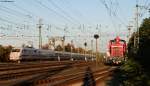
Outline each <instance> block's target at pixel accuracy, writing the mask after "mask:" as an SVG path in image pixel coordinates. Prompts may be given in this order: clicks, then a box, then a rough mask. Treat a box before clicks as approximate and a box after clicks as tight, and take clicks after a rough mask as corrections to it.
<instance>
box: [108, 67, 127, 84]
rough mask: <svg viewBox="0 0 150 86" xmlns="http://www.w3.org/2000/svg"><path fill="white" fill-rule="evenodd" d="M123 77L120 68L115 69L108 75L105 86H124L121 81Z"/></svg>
mask: <svg viewBox="0 0 150 86" xmlns="http://www.w3.org/2000/svg"><path fill="white" fill-rule="evenodd" d="M124 80H125V77H124V76H123V72H122V71H121V70H120V68H119V67H118V68H116V69H115V70H114V71H113V73H112V74H111V75H110V78H109V79H108V80H106V86H124V85H123V81H124Z"/></svg>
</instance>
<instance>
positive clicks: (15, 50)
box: [12, 49, 20, 52]
mask: <svg viewBox="0 0 150 86" xmlns="http://www.w3.org/2000/svg"><path fill="white" fill-rule="evenodd" d="M12 52H20V49H12Z"/></svg>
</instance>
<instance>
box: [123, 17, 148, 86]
mask: <svg viewBox="0 0 150 86" xmlns="http://www.w3.org/2000/svg"><path fill="white" fill-rule="evenodd" d="M137 37H139V40H138V39H137ZM138 41H139V42H138ZM127 56H128V60H127V62H126V63H125V64H124V65H123V66H122V67H121V68H122V73H123V75H124V76H125V77H124V78H125V80H124V81H123V84H124V85H125V86H150V66H149V65H150V18H146V19H144V20H143V22H142V24H141V26H140V28H139V32H135V33H133V34H132V36H131V38H130V40H129V42H128V54H127Z"/></svg>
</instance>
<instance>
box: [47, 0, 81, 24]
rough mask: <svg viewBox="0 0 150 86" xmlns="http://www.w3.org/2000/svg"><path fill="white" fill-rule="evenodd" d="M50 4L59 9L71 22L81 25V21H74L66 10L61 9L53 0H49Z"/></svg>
mask: <svg viewBox="0 0 150 86" xmlns="http://www.w3.org/2000/svg"><path fill="white" fill-rule="evenodd" d="M48 2H50V3H51V4H52V5H53V6H54V7H55V8H57V9H58V10H59V11H61V12H62V13H63V14H64V15H65V16H66V17H68V18H70V19H71V20H73V21H75V22H77V23H78V24H80V22H79V21H77V20H76V19H74V18H73V17H72V16H70V15H69V13H67V12H66V11H65V10H63V9H62V8H60V7H59V6H58V5H57V4H56V3H55V2H54V1H53V0H48Z"/></svg>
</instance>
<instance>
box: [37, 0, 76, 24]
mask: <svg viewBox="0 0 150 86" xmlns="http://www.w3.org/2000/svg"><path fill="white" fill-rule="evenodd" d="M35 2H37V3H38V4H39V5H40V6H42V7H43V8H46V9H47V10H49V12H50V13H51V12H53V13H54V14H56V15H57V16H59V17H62V18H63V19H65V20H66V21H68V22H71V23H73V24H75V22H73V21H72V20H70V19H68V18H67V17H65V16H64V15H62V14H60V13H58V12H57V11H55V10H53V9H51V8H50V7H48V6H46V5H44V4H43V3H42V2H40V1H39V0H36V1H35Z"/></svg>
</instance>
